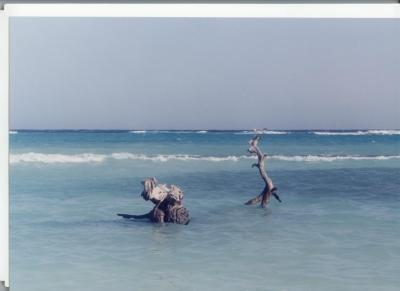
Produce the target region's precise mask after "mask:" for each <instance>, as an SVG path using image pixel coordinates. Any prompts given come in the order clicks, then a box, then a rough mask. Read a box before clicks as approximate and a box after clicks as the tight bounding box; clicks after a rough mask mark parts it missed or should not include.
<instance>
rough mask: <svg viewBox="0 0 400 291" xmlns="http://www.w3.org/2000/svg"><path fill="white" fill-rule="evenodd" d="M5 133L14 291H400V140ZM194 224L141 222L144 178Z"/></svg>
mask: <svg viewBox="0 0 400 291" xmlns="http://www.w3.org/2000/svg"><path fill="white" fill-rule="evenodd" d="M260 134H261V135H262V139H261V142H260V148H261V149H262V150H263V151H264V152H265V153H267V154H268V158H267V160H266V167H267V171H268V174H269V176H270V177H271V178H272V180H273V181H274V184H275V186H277V187H278V193H279V195H280V197H281V199H282V203H279V202H278V201H276V200H274V199H272V200H271V203H270V204H269V206H268V208H266V209H263V208H260V207H259V206H258V205H257V206H246V205H244V204H243V203H244V202H246V201H247V200H249V199H250V198H253V197H254V196H256V195H257V194H259V193H260V191H261V190H262V188H263V181H262V180H261V178H260V176H259V174H258V171H257V169H255V168H251V164H252V163H254V161H255V160H254V159H253V158H252V157H249V156H248V154H247V152H246V150H247V148H248V140H249V139H250V138H251V137H252V136H253V135H254V133H253V132H252V131H203V130H201V131H190V130H187V131H140V130H137V131H129V130H113V131H91V130H80V131H68V130H65V131H51V130H49V131H28V130H18V131H10V203H11V205H10V208H11V209H10V211H11V279H10V284H11V290H13V291H36V290H37V291H55V290H57V291H64V290H65V291H71V290H83V291H92V290H93V291H95V290H96V291H98V290H111V291H114V290H115V291H121V290H124V291H125V290H127V291H130V290H139V291H141V290H184V291H190V290H196V291H197V290H199V291H203V290H218V291H225V290H227V291H228V290H229V291H236V290H237V291H245V290H249V291H253V290H282V291H283V290H296V291H297V290H363V291H365V290H371V291H372V290H374V291H375V290H398V289H399V286H400V277H399V270H400V211H399V209H400V193H399V192H400V131H399V130H369V131H365V130H352V131H322V130H319V131H317V130H310V131H268V130H265V131H262V132H260ZM146 177H156V178H157V179H158V180H159V181H160V182H162V183H167V184H176V185H178V186H180V187H181V188H182V190H183V191H184V193H185V198H184V204H185V206H186V208H187V209H188V210H189V212H190V215H191V218H192V219H191V222H190V224H189V225H186V226H184V225H173V224H165V225H158V224H151V223H149V222H146V221H131V220H124V219H122V218H120V217H117V216H116V214H117V213H131V214H143V213H146V212H148V211H149V210H150V209H151V208H152V207H153V205H152V204H151V203H150V202H146V201H144V200H143V199H142V198H141V197H140V193H141V191H142V185H141V183H140V182H141V181H142V180H143V179H144V178H146Z"/></svg>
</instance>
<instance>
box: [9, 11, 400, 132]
mask: <svg viewBox="0 0 400 291" xmlns="http://www.w3.org/2000/svg"><path fill="white" fill-rule="evenodd" d="M10 29H11V42H10V48H11V51H10V53H11V98H10V99H11V100H10V103H11V127H12V128H15V129H18V128H31V129H38V128H41V129H43V128H47V129H60V128H71V129H77V128H91V129H117V128H119V129H200V128H201V129H236V128H237V129H242V128H256V127H257V128H260V127H268V128H271V129H305V128H314V129H315V128H324V129H346V128H400V54H399V52H400V20H343V19H336V20H335V19H325V20H324V19H314V20H311V19H310V20H305V19H297V20H296V19H291V20H289V19H134V18H130V19H128V18H123V19H116V18H114V19H113V18H108V19H104V18H103V19H102V18H97V19H93V18H64V19H62V18H14V19H12V20H11V26H10Z"/></svg>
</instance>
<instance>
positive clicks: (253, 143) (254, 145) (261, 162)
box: [245, 135, 282, 207]
mask: <svg viewBox="0 0 400 291" xmlns="http://www.w3.org/2000/svg"><path fill="white" fill-rule="evenodd" d="M260 139H261V136H260V135H256V136H255V137H254V138H252V139H251V140H250V141H249V144H250V147H249V149H248V152H249V153H250V154H252V155H257V160H258V161H257V163H255V164H253V165H252V166H251V167H252V168H254V167H256V168H258V171H259V173H260V176H261V178H262V179H263V181H264V182H265V187H264V189H263V190H262V191H261V193H260V194H259V195H257V196H256V197H254V198H253V199H250V200H249V201H247V202H246V203H245V204H246V205H254V204H257V203H259V202H261V207H266V206H267V204H268V203H269V201H270V198H271V195H272V196H274V197H275V198H276V199H277V200H278V201H279V202H282V201H281V199H280V198H279V196H278V194H277V193H276V190H278V188H276V187H274V184H273V183H272V180H271V178H270V177H268V175H267V172H266V171H265V159H266V158H267V155H266V154H264V153H263V152H262V151H261V150H260V148H259V147H258V142H259V141H260Z"/></svg>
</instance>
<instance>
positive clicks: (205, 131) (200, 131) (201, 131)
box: [196, 130, 208, 133]
mask: <svg viewBox="0 0 400 291" xmlns="http://www.w3.org/2000/svg"><path fill="white" fill-rule="evenodd" d="M207 132H208V131H207V130H199V131H196V133H207Z"/></svg>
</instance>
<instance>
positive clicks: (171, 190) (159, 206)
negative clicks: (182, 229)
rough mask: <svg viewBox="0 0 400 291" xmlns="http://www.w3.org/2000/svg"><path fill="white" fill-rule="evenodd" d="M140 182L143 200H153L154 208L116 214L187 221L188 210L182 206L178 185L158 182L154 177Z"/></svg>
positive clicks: (128, 217)
mask: <svg viewBox="0 0 400 291" xmlns="http://www.w3.org/2000/svg"><path fill="white" fill-rule="evenodd" d="M142 184H143V187H144V189H143V191H142V194H141V196H142V197H143V199H144V200H146V201H148V200H150V201H151V202H153V204H155V206H154V208H153V209H152V210H151V211H150V212H149V213H146V214H143V215H131V214H118V216H122V217H123V218H127V219H131V218H133V219H149V220H150V221H151V222H155V223H164V222H171V223H177V224H188V223H189V220H190V218H189V212H188V210H187V209H186V208H185V207H184V206H183V196H184V194H183V191H182V190H181V189H180V188H179V187H177V186H175V185H170V186H167V185H166V184H158V183H157V180H156V179H155V178H147V179H146V180H144V181H142Z"/></svg>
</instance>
